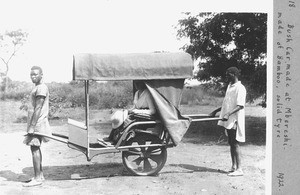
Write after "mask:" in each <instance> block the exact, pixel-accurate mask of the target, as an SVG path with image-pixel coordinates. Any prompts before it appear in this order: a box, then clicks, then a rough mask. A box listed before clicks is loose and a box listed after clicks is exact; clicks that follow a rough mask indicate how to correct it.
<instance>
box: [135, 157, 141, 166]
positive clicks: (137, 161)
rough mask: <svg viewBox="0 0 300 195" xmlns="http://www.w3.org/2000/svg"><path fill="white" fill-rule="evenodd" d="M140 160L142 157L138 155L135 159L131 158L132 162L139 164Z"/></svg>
mask: <svg viewBox="0 0 300 195" xmlns="http://www.w3.org/2000/svg"><path fill="white" fill-rule="evenodd" d="M142 161H143V159H142V158H141V157H138V158H136V159H135V160H133V161H132V162H134V163H135V164H136V165H140V164H141V162H142Z"/></svg>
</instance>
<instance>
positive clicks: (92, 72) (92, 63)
mask: <svg viewBox="0 0 300 195" xmlns="http://www.w3.org/2000/svg"><path fill="white" fill-rule="evenodd" d="M192 70H193V61H192V58H191V56H190V55H189V54H187V53H183V52H178V53H169V52H162V53H134V54H88V53H82V54H76V55H74V56H73V80H103V81H109V80H151V79H179V78H189V77H191V76H192Z"/></svg>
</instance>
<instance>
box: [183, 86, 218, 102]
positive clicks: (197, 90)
mask: <svg viewBox="0 0 300 195" xmlns="http://www.w3.org/2000/svg"><path fill="white" fill-rule="evenodd" d="M222 99H223V97H222V95H221V94H220V93H219V92H216V91H214V90H212V88H210V87H207V86H206V85H200V86H197V87H193V88H185V89H184V90H183V94H182V98H181V104H188V105H203V106H204V105H212V106H216V105H221V101H222Z"/></svg>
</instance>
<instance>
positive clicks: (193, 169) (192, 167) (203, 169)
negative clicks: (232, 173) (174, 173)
mask: <svg viewBox="0 0 300 195" xmlns="http://www.w3.org/2000/svg"><path fill="white" fill-rule="evenodd" d="M170 166H172V167H180V168H183V169H186V170H189V171H190V172H211V173H224V174H227V172H226V171H223V170H220V169H212V168H208V167H200V166H195V165H189V164H170Z"/></svg>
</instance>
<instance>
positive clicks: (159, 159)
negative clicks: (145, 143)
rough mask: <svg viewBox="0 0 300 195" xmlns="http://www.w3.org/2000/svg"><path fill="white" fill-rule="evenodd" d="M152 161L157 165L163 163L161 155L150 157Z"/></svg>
mask: <svg viewBox="0 0 300 195" xmlns="http://www.w3.org/2000/svg"><path fill="white" fill-rule="evenodd" d="M149 158H150V159H151V160H153V161H154V162H156V163H157V164H159V163H160V162H161V155H160V154H159V155H151V156H150V157H149Z"/></svg>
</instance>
